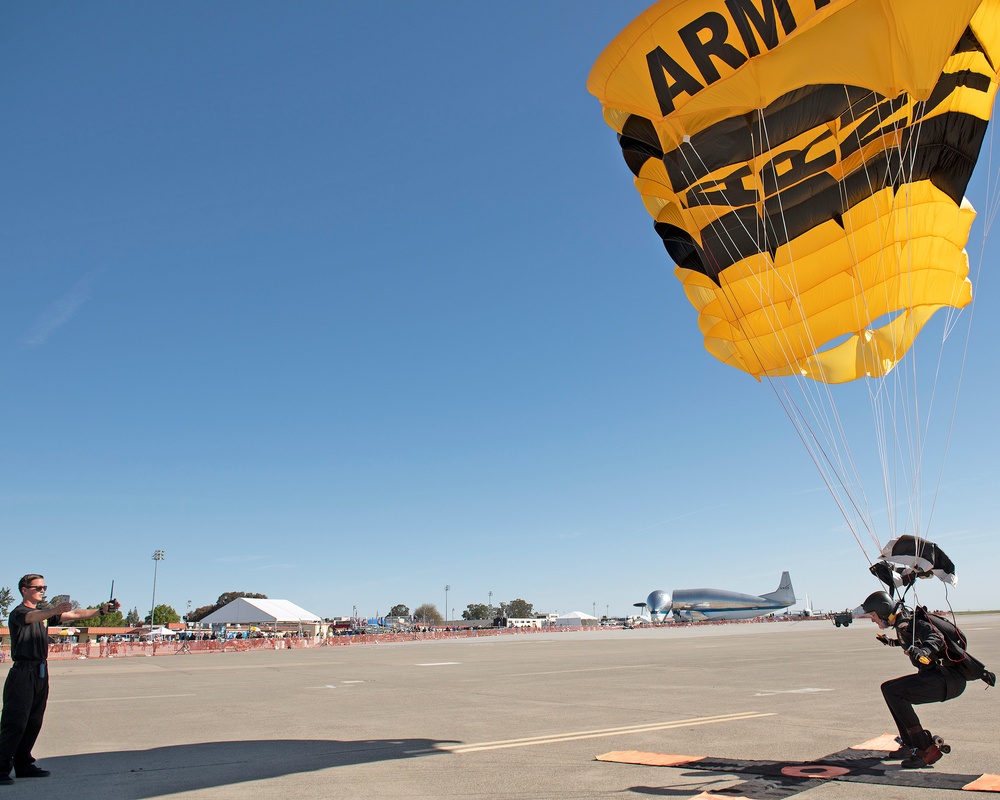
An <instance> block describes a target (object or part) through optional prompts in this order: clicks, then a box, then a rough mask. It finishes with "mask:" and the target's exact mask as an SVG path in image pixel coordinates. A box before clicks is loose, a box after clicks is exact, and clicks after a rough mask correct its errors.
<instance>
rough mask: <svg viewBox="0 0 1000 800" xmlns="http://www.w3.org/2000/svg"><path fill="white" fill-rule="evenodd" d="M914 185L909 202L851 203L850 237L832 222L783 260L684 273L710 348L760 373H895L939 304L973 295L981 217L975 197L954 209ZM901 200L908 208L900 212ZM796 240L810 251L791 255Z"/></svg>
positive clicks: (845, 376)
mask: <svg viewBox="0 0 1000 800" xmlns="http://www.w3.org/2000/svg"><path fill="white" fill-rule="evenodd" d="M908 192H909V194H910V195H911V196H910V197H907V198H902V197H900V198H896V200H897V201H898V202H896V203H894V198H893V196H892V191H891V190H888V189H887V190H884V191H883V192H881V193H880V194H879V195H877V196H875V197H873V198H871V199H870V200H868V201H866V202H864V203H862V204H860V205H859V206H857V207H855V208H854V209H852V211H851V213H850V215H848V217H846V218H845V222H846V223H847V224H848V225H849V227H850V230H851V236H850V238H845V237H844V236H843V232H842V231H841V230H840V228H839V226H837V225H836V224H835V223H833V222H830V223H826V224H824V225H822V226H819V227H818V228H816V229H813V230H812V231H810V233H809V234H808V235H807V236H805V237H802V240H799V241H796V242H792V243H790V244H789V245H787V246H786V247H785V248H783V249H782V250H780V251H778V252H777V253H776V255H775V258H774V259H772V258H770V257H769V256H767V255H763V254H762V255H758V256H756V257H754V258H753V259H749V260H748V261H747V262H744V263H740V264H736V265H734V266H733V267H730V268H729V269H727V270H726V271H725V272H723V273H722V276H723V277H724V278H725V279H726V280H725V285H724V286H722V287H720V286H717V285H716V284H715V283H714V282H713V281H712V280H711V279H709V278H707V277H706V276H705V275H703V274H701V273H698V272H692V271H689V270H685V269H682V268H677V269H676V270H675V274H676V275H677V277H678V278H679V279H680V280H681V282H682V283H683V284H684V288H685V291H686V293H687V296H688V299H689V300H690V301H691V303H692V305H694V307H695V308H696V309H697V310H698V312H699V327H700V328H701V330H702V333H703V334H704V335H705V346H706V348H707V349H708V350H709V352H711V353H712V354H713V355H714V356H716V358H719V359H720V360H722V361H725V362H726V363H728V364H730V365H732V366H735V367H737V368H738V369H742V370H744V371H745V372H749V373H750V374H752V375H756V376H765V375H766V376H778V375H797V374H800V375H805V376H807V377H810V378H814V379H816V380H823V381H824V382H826V383H843V382H845V381H850V380H855V379H857V378H861V377H878V376H881V375H884V374H885V373H887V372H888V371H889V370H890V369H892V367H893V366H895V364H896V363H897V362H898V361H899V360H900V358H902V356H903V355H904V354H905V353H906V351H907V350H908V349H909V347H910V345H911V344H912V343H913V339H914V337H915V336H916V334H917V333H918V332H919V331H920V329H921V328H922V327H923V325H924V324H925V323H926V322H927V320H928V319H929V318H930V316H931V315H932V314H933V313H934V311H937V310H939V309H941V308H944V307H953V308H961V307H964V306H965V305H967V304H968V303H969V301H970V300H971V299H972V287H971V284H970V282H969V280H968V272H969V265H968V258H967V256H966V254H965V251H964V249H963V246H964V243H965V241H966V240H967V238H968V234H969V229H970V228H971V226H972V221H973V219H974V218H975V212H974V211H973V210H972V207H971V206H970V205H969V204H968V203H965V204H963V206H961V207H959V208H956V207H955V205H954V204H953V203H952V202H951V200H950V198H947V197H945V196H944V195H942V193H941V192H940V191H939V190H937V189H935V188H934V187H933V186H932V185H930V184H929V183H927V182H922V183H920V184H915V185H912V186H910V187H908ZM880 205H881V206H882V208H881V209H880V208H879V206H880ZM897 206H898V207H899V208H902V209H903V210H904V212H905V213H900V214H895V213H894V210H895V208H896V207H897ZM901 219H905V221H906V222H907V223H909V224H910V225H911V226H912V228H913V229H916V230H923V231H930V230H932V223H933V224H934V227H937V228H938V229H939V230H940V231H941V233H923V234H920V235H915V234H914V233H913V232H912V230H910V229H909V228H905V227H896V226H897V224H898V222H899V220H901ZM942 222H944V223H945V224H940V223H942ZM796 246H799V247H802V248H803V249H806V248H808V249H809V250H810V252H809V253H808V254H803V255H801V256H799V257H796V258H795V259H794V262H793V261H792V260H790V259H789V251H790V250H791V249H792V248H794V247H796ZM801 277H804V278H807V279H808V282H804V281H802V280H801ZM861 287H863V290H862V288H861ZM901 309H904V310H910V311H912V312H913V313H908V312H904V313H903V314H901V315H900V316H898V317H896V319H895V320H893V322H892V323H889V324H885V325H883V326H881V327H880V328H879V329H877V330H871V329H869V327H868V326H869V325H870V324H871V322H872V321H875V320H878V319H879V318H880V317H884V316H886V315H888V314H891V313H892V312H896V311H900V310H901ZM900 320H909V322H908V323H906V322H904V321H900ZM845 321H846V326H847V327H848V328H849V329H850V330H852V331H857V333H855V334H854V335H853V336H852V337H851V339H850V340H849V341H848V342H844V343H842V344H840V345H839V346H838V347H836V348H831V349H830V350H828V351H825V352H817V351H818V350H820V346H821V345H823V344H826V343H827V342H830V341H832V340H833V339H835V338H837V337H838V336H841V335H842V334H843V333H844V327H845ZM887 339H888V343H887V342H886V340H887ZM852 348H853V349H852ZM848 351H850V352H848Z"/></svg>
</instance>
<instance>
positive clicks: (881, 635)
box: [875, 633, 899, 647]
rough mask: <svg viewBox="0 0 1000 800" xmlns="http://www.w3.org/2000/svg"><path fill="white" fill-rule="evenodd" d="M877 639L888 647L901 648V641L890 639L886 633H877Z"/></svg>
mask: <svg viewBox="0 0 1000 800" xmlns="http://www.w3.org/2000/svg"><path fill="white" fill-rule="evenodd" d="M875 638H876V639H878V640H879V641H880V642H882V644H884V645H887V646H888V647H899V639H890V638H889V637H888V636H886V635H885V634H884V633H876V634H875Z"/></svg>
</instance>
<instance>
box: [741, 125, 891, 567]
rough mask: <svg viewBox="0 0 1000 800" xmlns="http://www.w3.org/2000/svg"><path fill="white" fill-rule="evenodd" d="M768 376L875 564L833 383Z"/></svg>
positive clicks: (763, 129)
mask: <svg viewBox="0 0 1000 800" xmlns="http://www.w3.org/2000/svg"><path fill="white" fill-rule="evenodd" d="M757 119H758V121H759V137H760V141H761V143H762V145H763V146H762V148H761V151H762V152H767V151H770V150H771V145H772V143H771V140H770V135H769V131H768V130H767V124H766V115H765V114H764V113H763V109H760V113H758V115H757ZM776 200H777V203H778V213H779V217H780V220H781V225H782V226H783V228H784V231H783V233H784V236H783V237H782V238H783V240H784V241H788V240H789V238H790V237H789V236H788V225H787V219H786V216H785V209H784V205H783V203H782V199H781V196H780V194H778V195H776ZM758 218H759V219H761V221H762V224H766V220H767V216H766V215H765V214H763V213H761V214H760V215H759V216H758ZM765 234H766V232H765ZM788 261H789V266H790V280H791V284H792V285H791V286H790V289H791V295H792V296H793V297H794V298H795V299H796V303H797V305H798V308H799V311H800V313H801V314H802V316H803V317H805V311H804V309H803V307H802V300H801V293H800V291H799V285H798V273H797V270H796V268H795V258H794V254H793V253H792V252H791V248H790V247H789V250H788ZM761 305H762V307H763V305H764V300H763V299H762V300H761ZM772 330H773V326H772ZM805 334H806V336H807V337H808V339H807V341H808V344H809V347H810V350H811V351H813V352H815V351H816V350H817V349H818V346H819V345H821V344H822V343H817V342H816V341H815V339H814V338H813V337H812V332H811V330H809V329H808V328H807V329H806V331H805ZM776 338H777V337H776ZM785 355H786V357H788V358H786V360H791V358H790V356H792V355H794V354H793V353H790V352H787V351H786V352H785ZM765 377H767V380H768V383H769V385H770V386H771V390H772V392H774V394H775V396H776V397H777V399H778V402H779V403H780V404H781V406H782V408H783V410H784V411H785V414H786V416H787V417H788V419H789V421H790V422H791V423H792V426H793V427H794V429H795V431H796V433H797V435H798V436H799V439H800V440H801V441H802V443H803V445H804V446H805V448H806V451H807V452H808V453H809V456H810V458H811V459H812V461H813V464H814V465H815V466H816V468H817V470H818V471H819V473H820V477H821V478H822V480H823V482H824V483H825V484H826V487H827V490H828V491H829V492H830V494H831V495H832V496H833V498H834V501H835V502H836V503H837V506H838V508H839V509H840V512H841V515H842V516H843V518H844V520H845V522H846V523H847V526H848V528H849V529H850V531H851V533H852V535H853V536H854V539H855V541H856V542H857V543H858V546H859V547H860V548H861V552H862V553H863V554H864V556H865V559H866V560H867V561H868V563H869V565H871V563H872V560H871V558H870V557H869V555H868V552H867V550H866V548H865V546H864V544H863V543H862V541H861V537H860V536H859V531H858V527H859V526H858V521H859V520H860V522H861V524H863V525H864V527H865V528H866V529H867V530H868V532H869V534H872V529H871V524H870V517H871V512H870V510H869V509H867V501H866V498H865V496H864V492H863V491H862V492H860V499H861V500H864V501H865V505H866V509H865V510H862V509H861V508H860V507H859V505H858V496H857V495H858V493H857V492H855V491H852V489H851V487H850V486H849V485H848V484H847V480H846V476H847V475H848V474H849V473H853V475H854V481H855V485H857V486H858V487H860V486H861V482H860V480H859V478H858V473H857V466H856V463H855V460H854V456H853V453H852V452H851V450H850V447H849V446H848V445H847V442H848V438H847V436H846V433H845V430H844V426H843V421H842V419H841V417H840V414H839V411H838V408H837V404H836V402H835V400H834V396H833V393H832V390H831V388H830V385H829V384H828V383H825V382H817V381H813V380H811V379H809V378H805V377H800V378H793V377H789V378H788V380H787V382H786V381H785V380H782V379H780V378H776V377H771V376H765ZM792 381H795V382H796V383H797V385H798V388H799V390H800V391H801V392H802V397H803V401H804V402H805V404H806V407H807V408H808V409H809V411H810V414H811V416H812V418H813V419H814V420H815V421H816V422H817V423H818V424H820V426H821V429H822V430H823V431H824V434H823V437H822V438H821V437H820V435H819V434H818V433H817V431H816V430H815V429H814V428H813V426H812V425H810V424H809V421H808V418H807V416H806V414H805V412H804V411H803V409H802V408H801V407H800V406H799V404H798V403H797V402H796V401H795V399H794V397H793V396H792V393H791V391H790V385H791V382H792ZM824 440H825V442H826V446H824ZM838 443H842V444H843V450H844V451H846V458H845V453H844V452H842V451H841V448H840V447H838ZM831 450H832V451H833V457H831V452H830V451H831ZM834 462H836V463H834ZM844 497H846V499H847V501H848V503H849V504H850V507H851V509H852V510H853V512H854V514H853V519H852V515H850V514H849V513H848V509H847V507H846V506H845V502H844ZM872 538H873V539H874V541H875V544H876V550H878V549H879V546H878V539H877V537H875V536H873V537H872Z"/></svg>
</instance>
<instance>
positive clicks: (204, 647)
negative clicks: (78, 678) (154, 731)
mask: <svg viewBox="0 0 1000 800" xmlns="http://www.w3.org/2000/svg"><path fill="white" fill-rule="evenodd" d="M559 630H564V629H560V628H552V627H549V628H542V629H538V628H471V629H459V630H431V631H386V632H385V633H363V634H350V635H340V636H328V637H325V638H321V637H320V638H315V639H313V638H311V637H306V638H299V637H291V638H287V639H285V638H274V639H270V638H258V639H181V640H176V641H171V640H163V641H156V642H148V641H145V642H140V641H106V642H96V641H94V642H80V643H72V642H60V643H57V644H50V645H49V660H50V661H70V660H73V659H87V658H132V657H142V656H167V655H175V654H181V653H244V652H248V651H251V650H305V649H311V648H314V647H350V646H353V645H372V644H381V643H392V642H412V641H429V640H435V639H475V638H482V637H486V636H526V635H531V634H533V633H544V632H548V633H551V632H553V631H559ZM565 630H577V631H578V630H581V629H580V628H567V629H565ZM594 630H598V628H594ZM7 659H9V653H8V652H7V648H6V647H3V648H0V661H4V660H7Z"/></svg>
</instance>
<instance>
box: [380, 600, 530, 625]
mask: <svg viewBox="0 0 1000 800" xmlns="http://www.w3.org/2000/svg"><path fill="white" fill-rule="evenodd" d="M534 608H535V607H534V606H533V605H532V604H531V603H529V602H528V601H527V600H522V599H520V598H518V599H517V600H511V601H510V602H509V603H500V605H497V606H488V605H486V604H485V603H470V604H469V605H468V606H466V608H465V611H463V612H462V619H464V620H474V619H495V618H496V617H507V618H508V619H511V618H513V619H531V618H532V617H533V616H534V614H535V612H534ZM386 616H388V617H406V618H407V619H409V618H411V617H412V618H413V620H414V622H427V623H431V624H434V625H438V624H440V623H442V622H444V618H443V617H442V616H441V612H440V611H438V610H437V606H435V605H434V604H433V603H424V604H423V605H421V606H417V607H416V608H415V609H413V613H412V614H411V613H410V607H409V606H407V605H404V604H403V603H397V604H396V605H394V606H393V607H392V608H390V609H389V613H388V614H386Z"/></svg>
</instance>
